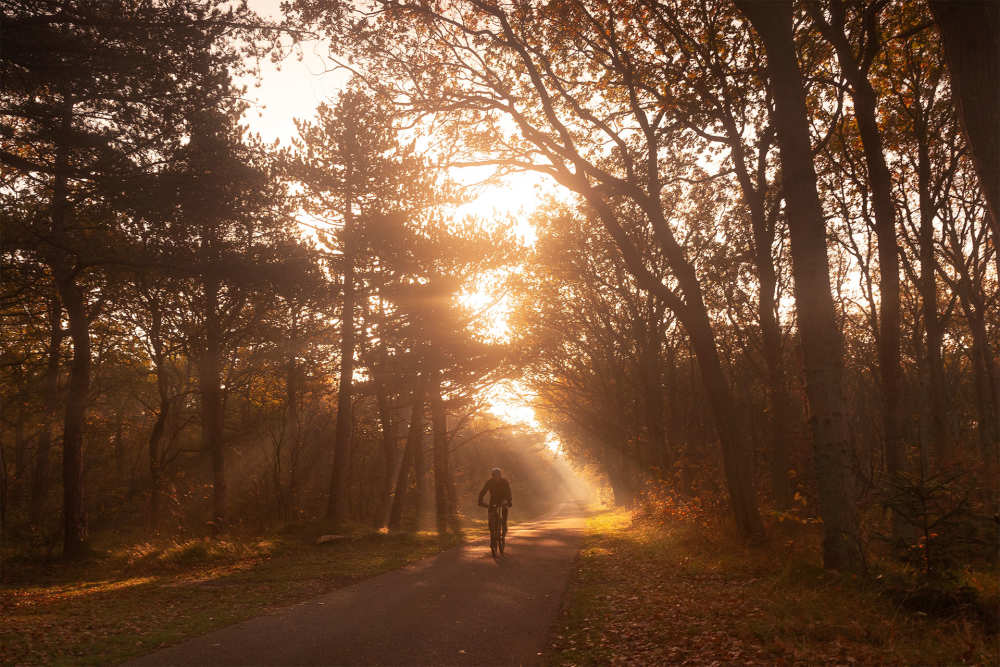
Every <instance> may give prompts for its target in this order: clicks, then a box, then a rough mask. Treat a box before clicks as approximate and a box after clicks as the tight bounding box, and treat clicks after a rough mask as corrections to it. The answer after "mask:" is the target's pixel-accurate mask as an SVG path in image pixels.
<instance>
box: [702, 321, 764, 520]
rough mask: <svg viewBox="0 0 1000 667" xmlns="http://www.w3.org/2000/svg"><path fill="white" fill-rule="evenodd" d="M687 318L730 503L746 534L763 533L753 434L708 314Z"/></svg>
mask: <svg viewBox="0 0 1000 667" xmlns="http://www.w3.org/2000/svg"><path fill="white" fill-rule="evenodd" d="M685 315H686V317H683V318H682V319H683V320H684V326H685V328H686V329H687V331H688V335H690V337H691V344H692V346H693V347H694V352H695V356H696V357H697V359H698V368H699V370H700V371H701V381H702V386H703V387H704V388H705V393H706V395H707V398H708V402H709V405H710V406H711V408H712V414H713V416H714V417H715V426H716V429H717V431H718V435H719V443H720V444H721V446H722V467H723V472H724V473H725V477H726V488H727V489H728V490H729V502H730V506H731V507H732V510H733V514H734V516H735V518H736V526H737V528H738V529H739V530H740V532H741V533H742V534H743V535H744V536H746V537H753V538H757V537H760V536H762V535H763V533H764V525H763V523H762V522H761V519H760V513H759V511H758V508H757V496H756V493H755V492H754V484H753V457H752V455H751V451H750V442H749V437H748V435H747V433H746V430H745V429H744V428H742V425H741V424H740V414H739V410H738V408H737V402H736V401H735V400H734V397H733V393H732V391H731V389H730V387H729V383H728V382H727V380H726V377H725V374H724V373H723V370H722V361H721V360H720V359H719V351H718V348H717V347H716V346H715V338H714V336H713V334H712V330H711V324H710V323H709V320H708V313H707V311H706V310H705V309H704V307H703V306H702V307H701V308H691V309H689V312H687V313H685Z"/></svg>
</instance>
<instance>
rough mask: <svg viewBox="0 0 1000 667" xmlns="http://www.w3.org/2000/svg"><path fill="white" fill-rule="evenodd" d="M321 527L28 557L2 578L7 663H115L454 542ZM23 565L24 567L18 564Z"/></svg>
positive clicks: (2, 644) (0, 607)
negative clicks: (331, 534) (325, 537)
mask: <svg viewBox="0 0 1000 667" xmlns="http://www.w3.org/2000/svg"><path fill="white" fill-rule="evenodd" d="M314 532H315V531H312V532H310V531H309V530H302V531H299V532H298V533H294V532H293V533H286V534H284V535H280V536H272V537H270V538H269V539H265V540H260V539H253V540H251V539H237V538H232V539H220V540H202V539H193V540H184V541H180V542H175V541H170V540H166V541H162V542H146V543H142V544H138V545H132V546H128V547H122V548H119V549H117V550H111V551H109V552H107V553H106V554H105V555H103V556H101V557H99V558H95V559H93V560H91V561H89V562H87V563H84V564H80V565H72V566H71V565H55V566H50V567H49V568H47V569H46V568H41V567H39V566H37V565H30V564H25V565H24V566H23V567H22V568H21V570H20V571H17V570H16V569H15V572H14V576H15V577H17V579H19V580H20V581H21V582H22V583H11V584H7V585H4V586H2V587H0V618H2V619H3V620H2V622H0V664H3V665H18V664H54V665H107V664H115V663H118V662H121V661H123V660H126V659H127V658H130V657H133V656H136V655H142V654H145V653H149V652H151V651H153V650H155V649H156V648H159V647H161V646H164V645H168V644H172V643H176V642H177V641H180V640H181V639H184V638H186V637H192V636H197V635H201V634H204V633H206V632H209V631H210V630H213V629H216V628H219V627H223V626H226V625H230V624H232V623H236V622H239V621H242V620H245V619H247V618H251V617H253V616H257V615H260V614H262V613H265V612H266V611H268V610H270V609H274V608H277V607H281V606H286V605H289V604H292V603H294V602H298V601H301V600H305V599H309V598H312V597H316V596H318V595H322V594H324V593H327V592H329V591H331V590H333V589H335V588H339V587H341V586H345V585H347V584H350V583H352V582H355V581H358V580H359V579H364V578H367V577H371V576H374V575H377V574H380V573H382V572H386V571H389V570H393V569H396V568H399V567H402V566H403V565H406V564H407V563H410V562H412V561H415V560H419V559H421V558H424V557H426V556H430V555H433V554H435V553H437V552H439V551H441V550H442V549H446V548H449V547H452V546H455V545H456V544H458V542H459V541H460V538H458V537H450V538H446V539H444V540H442V539H439V538H438V536H437V535H436V534H433V533H416V534H406V533H404V534H391V535H381V534H377V533H376V534H352V535H349V536H348V538H347V539H344V540H341V541H338V542H334V543H330V544H324V545H315V544H313V541H314V539H315V537H316V535H315V534H313V533H314ZM12 569H13V568H12Z"/></svg>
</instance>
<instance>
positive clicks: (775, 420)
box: [726, 118, 792, 509]
mask: <svg viewBox="0 0 1000 667" xmlns="http://www.w3.org/2000/svg"><path fill="white" fill-rule="evenodd" d="M726 121H727V122H726V132H727V134H728V136H729V140H730V147H731V148H732V153H733V164H734V167H735V171H736V177H737V180H738V181H739V184H740V190H741V192H742V194H743V201H744V203H745V204H746V206H747V209H748V210H749V212H750V227H751V230H752V232H753V244H754V248H753V249H754V263H755V266H756V269H757V279H758V281H759V282H760V296H759V298H758V299H757V319H758V322H759V323H760V332H761V348H762V352H763V356H764V364H765V366H766V368H767V377H766V378H765V381H766V386H767V404H768V417H769V419H768V428H769V431H770V439H771V442H770V448H769V449H770V451H769V456H768V462H769V468H770V477H771V493H772V494H773V495H774V503H775V505H776V506H777V507H778V508H782V509H784V508H787V507H790V506H791V503H792V490H791V484H790V483H789V480H788V468H789V456H788V445H789V441H790V439H791V428H790V426H791V420H792V411H791V409H790V408H791V398H790V396H789V394H788V383H787V380H786V378H785V371H784V365H783V364H782V362H781V328H780V326H779V325H778V316H777V314H776V308H775V306H776V299H775V290H776V288H777V284H778V281H777V276H776V273H775V269H774V257H773V255H772V250H771V246H772V244H773V243H774V235H775V229H774V221H773V219H768V216H767V212H766V210H765V188H766V187H767V182H766V181H765V180H764V175H765V174H766V172H765V170H764V169H763V168H760V167H759V168H758V173H759V180H758V183H757V184H756V186H755V185H754V183H753V181H752V180H751V178H750V173H749V171H748V169H747V165H746V153H745V150H744V148H743V138H742V137H741V136H740V132H739V130H738V128H737V127H736V123H735V121H733V120H732V119H731V118H727V119H726ZM770 146H771V142H770V140H767V139H765V140H763V141H762V142H761V146H760V150H759V153H760V155H759V156H758V162H759V164H760V165H764V164H765V161H766V158H767V153H768V150H769V147H770Z"/></svg>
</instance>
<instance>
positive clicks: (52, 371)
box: [29, 296, 63, 527]
mask: <svg viewBox="0 0 1000 667" xmlns="http://www.w3.org/2000/svg"><path fill="white" fill-rule="evenodd" d="M48 315H49V343H48V346H47V349H46V361H45V376H44V380H43V382H42V404H43V406H44V408H45V410H46V413H47V414H46V415H45V416H44V419H43V421H42V431H41V433H39V434H38V443H37V445H36V446H35V461H34V469H33V471H32V477H31V499H30V508H29V518H30V520H31V525H32V526H35V527H39V526H40V524H41V521H42V517H43V516H44V514H45V505H46V499H47V498H48V495H49V473H50V472H51V460H50V459H51V450H52V421H51V419H50V417H49V415H50V414H54V413H55V412H56V407H57V403H58V400H59V396H58V394H59V348H60V346H61V344H62V339H63V331H62V306H61V305H60V303H59V299H58V298H57V297H55V296H53V297H52V299H51V300H50V302H49V313H48Z"/></svg>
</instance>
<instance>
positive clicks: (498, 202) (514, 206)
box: [245, 0, 559, 451]
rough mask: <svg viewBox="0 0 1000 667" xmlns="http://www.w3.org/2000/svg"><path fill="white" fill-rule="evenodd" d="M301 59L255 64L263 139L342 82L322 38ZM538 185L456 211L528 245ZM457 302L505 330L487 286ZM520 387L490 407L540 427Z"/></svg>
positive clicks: (261, 3)
mask: <svg viewBox="0 0 1000 667" xmlns="http://www.w3.org/2000/svg"><path fill="white" fill-rule="evenodd" d="M280 2H281V0H249V2H248V4H249V6H250V9H252V10H253V11H255V12H257V13H258V14H260V15H262V16H265V17H270V18H278V17H280V14H281V12H280V8H279V5H280ZM301 53H302V59H301V60H299V59H298V58H297V57H296V56H295V54H292V55H291V56H289V57H288V58H286V59H285V61H283V62H282V63H279V64H277V65H276V64H274V63H271V62H270V61H268V62H263V63H261V81H260V82H259V84H256V83H250V89H249V92H248V97H249V99H250V101H251V103H252V106H251V108H250V109H249V111H248V112H247V115H246V118H245V119H246V122H247V124H248V125H249V126H250V129H251V130H252V131H254V132H258V133H259V134H260V135H261V137H262V138H263V139H264V140H266V141H269V142H270V141H275V140H278V141H280V142H281V143H282V144H284V145H287V144H288V143H290V140H291V138H292V137H293V136H295V133H296V132H295V123H294V119H296V118H305V119H308V118H311V117H312V115H313V113H314V112H315V110H316V107H317V106H319V104H320V103H321V102H324V101H327V100H329V99H330V98H331V97H333V96H334V95H336V93H337V91H339V90H340V88H341V87H342V86H343V85H344V83H345V82H346V81H347V78H348V75H347V73H346V72H343V71H332V70H333V63H332V62H331V61H330V60H329V58H327V46H326V43H325V42H323V41H317V42H309V43H305V44H303V45H302V49H301ZM486 175H487V174H484V173H483V172H482V171H478V172H475V171H472V170H465V171H464V173H463V172H456V173H455V174H453V178H455V179H456V180H458V181H459V182H460V183H465V184H469V185H472V184H475V183H477V182H478V181H480V180H481V179H482V178H484V177H485V176H486ZM541 189H546V185H545V183H544V182H543V181H542V179H541V178H540V177H539V176H537V175H534V174H515V175H511V176H508V177H507V178H505V179H504V182H503V183H502V184H497V185H488V186H483V187H481V188H477V189H476V197H475V199H474V201H471V202H470V203H468V204H466V205H465V206H463V207H461V209H460V210H459V211H458V215H473V216H476V217H479V218H484V219H493V220H496V221H498V222H500V223H501V224H509V225H512V226H513V229H514V231H515V233H516V234H517V235H518V236H519V237H520V238H521V240H522V241H523V242H525V243H527V244H529V245H531V244H534V241H535V229H534V227H533V226H532V225H531V223H530V221H529V218H530V213H531V211H532V209H534V207H535V205H536V203H537V202H538V201H539V200H540V199H541V192H540V190H541ZM461 301H462V303H463V304H464V305H466V306H468V307H471V308H481V309H482V308H485V309H486V312H485V313H484V315H483V319H484V320H485V323H484V329H485V330H486V333H487V334H488V335H490V336H494V337H499V338H502V337H504V336H505V335H506V333H507V331H508V328H507V314H508V312H509V304H508V303H507V301H506V300H505V299H504V298H499V299H498V298H497V297H496V296H494V295H492V294H490V292H489V291H488V287H487V286H483V287H481V288H479V289H477V291H475V292H471V293H467V294H465V295H463V297H462V299H461ZM526 392H527V390H526V388H525V387H524V386H522V385H520V384H518V383H516V382H511V383H505V384H503V385H500V386H497V387H494V388H493V389H491V390H490V392H489V398H490V404H491V411H492V412H493V413H494V414H496V415H497V416H498V417H500V418H502V419H504V420H506V421H508V422H511V423H519V424H526V425H529V426H531V427H534V428H537V429H539V430H543V429H542V428H541V425H540V424H539V423H538V421H537V420H536V419H535V414H534V411H533V410H532V409H531V408H530V407H529V406H528V404H527V400H526V398H527V397H526ZM548 445H549V447H550V449H552V450H553V451H558V447H559V445H558V441H557V440H556V439H555V438H554V436H551V435H550V436H549V437H548Z"/></svg>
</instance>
